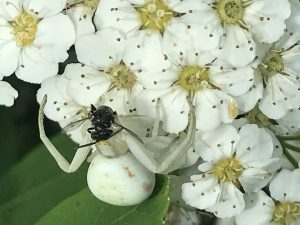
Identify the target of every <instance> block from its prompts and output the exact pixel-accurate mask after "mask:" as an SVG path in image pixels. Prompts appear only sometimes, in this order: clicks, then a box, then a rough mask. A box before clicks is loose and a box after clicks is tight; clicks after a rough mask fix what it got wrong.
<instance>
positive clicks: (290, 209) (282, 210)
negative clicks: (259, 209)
mask: <svg viewBox="0 0 300 225" xmlns="http://www.w3.org/2000/svg"><path fill="white" fill-rule="evenodd" d="M299 216H300V205H299V204H297V203H292V202H279V203H278V204H277V205H276V207H275V210H274V212H273V221H275V222H277V223H278V224H281V225H290V224H293V222H294V221H295V220H296V219H297V218H298V217H299Z"/></svg>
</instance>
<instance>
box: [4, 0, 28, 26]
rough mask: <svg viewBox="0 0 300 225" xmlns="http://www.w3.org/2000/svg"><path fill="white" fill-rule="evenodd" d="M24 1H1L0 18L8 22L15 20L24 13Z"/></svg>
mask: <svg viewBox="0 0 300 225" xmlns="http://www.w3.org/2000/svg"><path fill="white" fill-rule="evenodd" d="M22 3H23V0H9V1H0V16H1V17H4V18H5V19H6V20H7V21H12V20H14V19H15V18H16V17H17V16H18V15H19V14H20V13H21V12H22Z"/></svg>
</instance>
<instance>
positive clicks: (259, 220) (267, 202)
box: [235, 191, 275, 225]
mask: <svg viewBox="0 0 300 225" xmlns="http://www.w3.org/2000/svg"><path fill="white" fill-rule="evenodd" d="M245 202H246V207H245V209H244V211H243V212H241V213H240V214H239V215H237V216H236V217H235V219H236V224H237V225H249V221H251V224H252V225H263V224H264V225H265V224H266V225H267V224H270V222H271V220H272V217H273V211H274V209H275V203H274V202H273V200H272V199H271V198H270V197H269V196H267V195H266V194H265V193H264V192H263V191H259V192H257V193H255V194H247V195H245Z"/></svg>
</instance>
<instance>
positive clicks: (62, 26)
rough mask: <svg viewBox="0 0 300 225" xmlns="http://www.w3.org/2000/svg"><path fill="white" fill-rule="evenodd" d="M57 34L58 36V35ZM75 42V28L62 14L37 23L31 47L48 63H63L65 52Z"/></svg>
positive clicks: (66, 54)
mask: <svg viewBox="0 0 300 225" xmlns="http://www.w3.org/2000/svg"><path fill="white" fill-rule="evenodd" d="M58 32H59V35H58ZM74 42H75V28H74V25H73V23H72V21H71V20H70V18H69V17H68V16H66V15H63V14H57V15H54V16H51V17H47V18H45V19H43V20H42V21H41V22H39V24H38V27H37V32H36V37H35V40H34V42H33V44H32V46H34V47H36V48H38V54H39V55H40V56H41V57H42V58H44V59H45V60H47V61H49V62H56V63H58V62H63V61H64V60H65V59H67V58H68V53H67V50H69V48H70V47H71V45H73V44H74Z"/></svg>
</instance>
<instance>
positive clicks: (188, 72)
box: [178, 66, 211, 92]
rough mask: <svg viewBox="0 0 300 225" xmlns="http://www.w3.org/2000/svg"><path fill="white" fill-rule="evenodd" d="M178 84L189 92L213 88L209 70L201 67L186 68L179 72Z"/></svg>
mask: <svg viewBox="0 0 300 225" xmlns="http://www.w3.org/2000/svg"><path fill="white" fill-rule="evenodd" d="M178 84H179V85H181V86H182V87H183V88H184V89H186V90H187V91H189V92H195V91H198V90H200V89H201V88H211V85H210V84H209V79H208V69H207V68H205V67H200V66H184V67H182V68H181V70H180V72H179V79H178Z"/></svg>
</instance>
